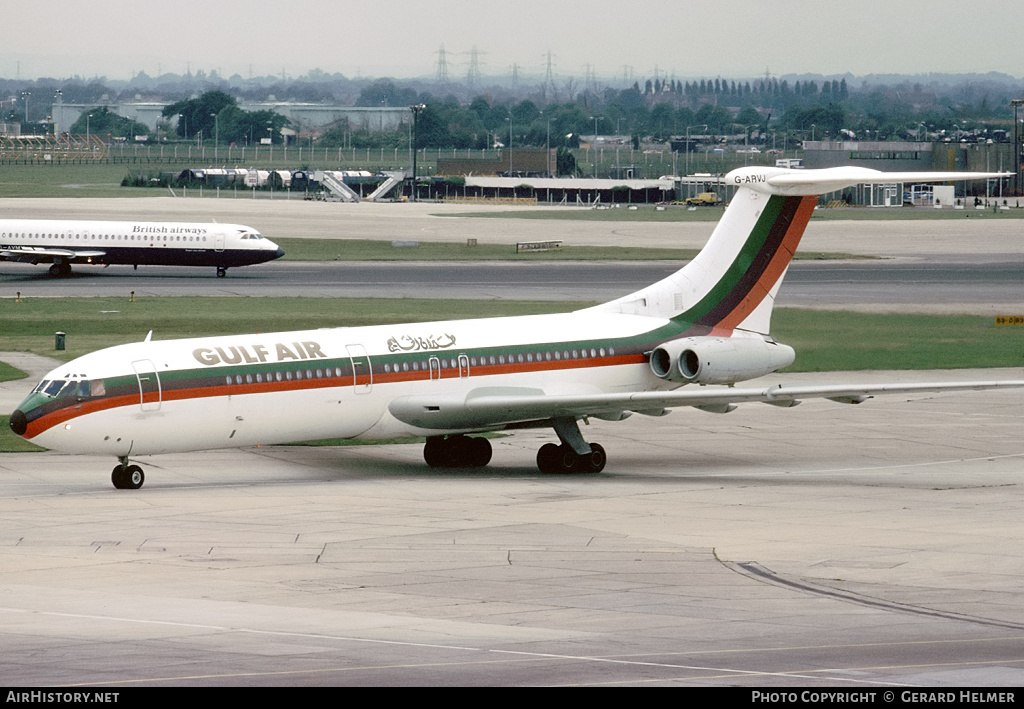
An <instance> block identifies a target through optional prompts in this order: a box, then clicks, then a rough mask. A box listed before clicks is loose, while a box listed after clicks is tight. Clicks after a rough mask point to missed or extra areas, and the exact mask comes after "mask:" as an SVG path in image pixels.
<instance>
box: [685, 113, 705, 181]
mask: <svg viewBox="0 0 1024 709" xmlns="http://www.w3.org/2000/svg"><path fill="white" fill-rule="evenodd" d="M691 128H703V129H704V131H705V132H706V131H707V129H708V124H707V123H697V124H696V125H692V126H686V177H689V176H690V129H691ZM686 196H687V197H689V196H690V185H689V183H687V185H686Z"/></svg>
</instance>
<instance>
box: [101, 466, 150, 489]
mask: <svg viewBox="0 0 1024 709" xmlns="http://www.w3.org/2000/svg"><path fill="white" fill-rule="evenodd" d="M110 481H111V482H112V483H114V487H116V488H117V489H118V490H138V489H139V488H140V487H142V483H144V482H146V474H145V473H143V472H142V468H140V467H139V466H137V465H129V466H124V465H118V466H117V467H115V468H114V470H113V472H111V474H110Z"/></svg>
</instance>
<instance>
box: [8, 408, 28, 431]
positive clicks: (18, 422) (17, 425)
mask: <svg viewBox="0 0 1024 709" xmlns="http://www.w3.org/2000/svg"><path fill="white" fill-rule="evenodd" d="M10 426H11V430H12V431H14V432H15V433H16V434H17V435H19V436H24V435H25V431H27V430H28V416H26V415H25V412H24V411H22V410H21V409H15V410H14V413H12V414H11V418H10Z"/></svg>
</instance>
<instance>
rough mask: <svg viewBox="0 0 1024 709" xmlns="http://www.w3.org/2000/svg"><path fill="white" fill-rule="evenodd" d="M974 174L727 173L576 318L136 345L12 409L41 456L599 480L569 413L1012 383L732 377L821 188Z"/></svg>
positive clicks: (741, 366)
mask: <svg viewBox="0 0 1024 709" xmlns="http://www.w3.org/2000/svg"><path fill="white" fill-rule="evenodd" d="M995 176H1001V175H998V174H982V173H944V174H942V173H938V174H937V173H895V174H894V173H880V172H877V171H874V170H866V169H862V168H852V167H847V168H832V169H827V170H787V169H780V168H765V167H754V168H740V169H738V170H735V171H733V172H731V173H729V174H728V176H727V177H726V179H727V181H728V183H729V184H731V185H734V186H735V187H736V192H735V196H734V197H733V200H732V202H731V204H730V205H729V207H728V209H727V210H726V212H725V214H724V215H723V217H722V219H721V221H720V222H719V224H718V225H717V227H716V228H715V231H714V233H713V234H712V235H711V238H710V240H709V241H708V243H707V245H706V246H705V247H704V249H703V250H702V251H701V252H700V254H698V255H697V257H696V258H694V260H693V261H691V262H689V263H688V264H686V265H685V266H684V267H683V268H682V269H680V270H679V271H677V272H676V273H674V274H673V275H671V276H669V277H667V278H665V279H664V280H662V281H660V282H658V283H655V284H653V285H651V286H648V287H647V288H644V289H643V290H640V291H637V292H636V293H632V294H630V295H627V296H624V297H622V298H619V299H617V300H614V301H611V302H609V303H605V304H602V305H598V306H595V307H590V308H586V309H583V310H577V311H575V312H569V313H563V314H554V315H530V316H521V317H505V318H494V319H480V320H461V321H441V322H430V323H416V324H406V325H382V326H371V327H355V328H336V329H323V330H307V331H299V332H282V333H269V334H251V335H235V336H223V337H206V338H200V339H185V340H168V341H162V342H160V341H153V340H151V339H150V338H149V337H147V338H146V339H145V340H144V341H142V342H137V343H132V344H126V345H120V346H117V347H111V348H109V349H104V350H101V351H98V352H95V353H92V354H89V355H86V356H84V357H80V358H78V359H76V360H73V361H71V362H68V363H67V364H62V365H61V366H60V367H58V368H57V369H55V370H53V371H52V372H50V373H49V374H48V375H46V377H45V378H44V379H43V381H42V382H40V384H39V385H38V386H37V387H36V388H35V390H34V391H33V392H32V393H31V394H29V396H28V397H27V398H26V399H25V400H24V401H23V402H22V403H21V404H20V405H19V406H18V408H17V410H16V411H14V413H13V414H12V415H11V417H10V426H11V429H12V430H13V431H14V432H15V433H16V434H18V435H19V436H22V437H23V438H26V439H28V440H31V441H34V442H35V443H38V444H39V445H42V446H45V447H47V448H51V449H55V450H58V451H64V452H68V453H80V454H86V453H88V454H103V455H109V456H111V457H113V458H117V459H118V460H119V463H118V465H117V466H116V467H115V468H114V470H113V473H112V476H111V478H112V480H113V483H114V486H115V487H117V488H132V489H135V488H138V487H140V486H141V485H142V484H143V481H144V479H145V475H144V473H143V471H142V468H141V467H139V466H138V465H137V464H134V463H132V462H131V459H132V458H136V457H137V456H148V455H155V454H160V453H171V452H181V451H200V450H210V449H216V448H234V447H243V446H253V445H257V444H275V443H288V442H294V441H302V440H315V439H325V438H354V439H366V440H371V439H386V438H394V437H397V436H408V435H417V436H425V437H426V440H427V442H426V446H425V448H424V458H425V459H426V462H427V464H428V465H430V466H452V467H478V466H484V465H486V464H487V463H489V462H490V459H491V446H490V443H489V442H488V441H487V439H485V438H481V437H476V436H470V435H468V434H473V433H481V432H488V431H501V430H512V429H520V428H550V429H553V432H554V435H555V437H557V440H558V443H554V442H551V443H547V444H545V445H543V446H542V447H541V448H540V450H539V451H538V453H537V466H538V467H539V469H540V470H541V471H542V472H545V473H596V472H600V471H601V470H603V469H604V467H605V463H606V454H605V450H604V448H603V447H602V446H601V445H600V444H598V443H591V442H588V441H586V440H584V438H583V436H582V435H581V433H580V428H579V421H580V420H585V419H587V418H589V417H594V418H600V419H604V420H609V421H618V420H621V419H624V418H626V417H627V416H630V415H632V414H640V415H646V416H661V415H664V414H666V413H668V410H669V409H671V408H673V407H681V406H689V407H694V408H698V409H702V410H704V411H709V412H714V413H726V412H728V411H731V410H732V409H734V408H736V405H737V404H740V403H744V402H762V403H766V404H771V405H773V406H777V407H783V408H785V407H790V406H794V405H795V404H797V403H799V402H800V400H801V399H804V398H810V397H821V398H827V399H832V400H835V401H838V402H846V403H860V402H862V401H864V400H866V399H868V398H870V397H871V396H873V395H875V394H884V393H907V392H922V391H957V390H960V391H963V390H971V389H990V388H1000V387H1024V380H1020V381H976V382H956V383H948V382H946V383H939V382H935V383H924V384H886V383H880V384H876V385H863V384H849V385H842V384H839V385H828V386H782V385H779V386H769V387H764V386H756V387H741V386H736V385H737V384H738V383H739V382H742V381H744V380H748V379H754V378H757V377H761V376H763V375H767V374H770V373H772V372H775V371H776V370H779V369H781V368H783V367H786V366H787V365H789V364H791V363H792V362H793V360H794V357H795V353H794V351H793V349H792V348H791V347H789V346H787V345H785V344H783V343H781V342H778V341H777V340H776V339H775V338H774V337H772V335H771V328H770V324H771V315H772V306H773V304H774V301H775V295H776V293H777V291H778V288H779V284H780V283H781V281H782V278H783V276H784V274H785V273H786V269H787V267H788V265H789V263H790V259H791V258H792V256H793V253H794V252H795V251H796V248H797V244H798V243H799V241H800V237H801V235H802V234H803V231H804V227H805V226H806V225H807V222H808V220H809V219H810V216H811V213H812V211H813V210H814V206H815V204H816V202H817V196H818V195H820V194H822V193H826V192H832V191H835V190H839V189H842V188H844V187H847V186H853V185H857V184H863V183H892V182H936V181H940V182H945V181H951V180H965V179H979V178H985V177H995Z"/></svg>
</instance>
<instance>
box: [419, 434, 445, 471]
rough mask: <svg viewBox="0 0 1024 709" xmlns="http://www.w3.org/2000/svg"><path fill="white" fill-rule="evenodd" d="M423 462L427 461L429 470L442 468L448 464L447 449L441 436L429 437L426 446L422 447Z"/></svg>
mask: <svg viewBox="0 0 1024 709" xmlns="http://www.w3.org/2000/svg"><path fill="white" fill-rule="evenodd" d="M423 460H425V461H427V465H429V466H430V467H431V468H443V467H444V466H446V465H449V463H448V447H447V446H445V440H444V438H442V437H441V436H431V437H430V438H428V439H427V444H426V445H425V446H423Z"/></svg>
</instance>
